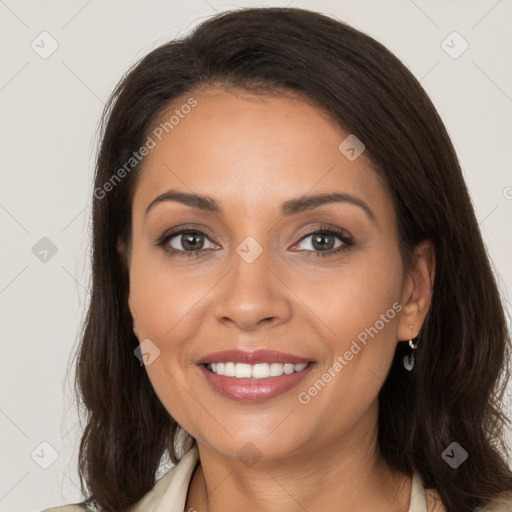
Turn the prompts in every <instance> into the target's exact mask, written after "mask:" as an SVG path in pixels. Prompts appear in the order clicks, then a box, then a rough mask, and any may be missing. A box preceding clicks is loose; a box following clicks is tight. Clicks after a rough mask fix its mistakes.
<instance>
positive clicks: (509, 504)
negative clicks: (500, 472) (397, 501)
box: [425, 489, 512, 512]
mask: <svg viewBox="0 0 512 512" xmlns="http://www.w3.org/2000/svg"><path fill="white" fill-rule="evenodd" d="M425 495H426V498H427V504H428V507H427V509H428V512H445V510H446V509H445V508H444V506H443V504H442V502H441V499H440V498H439V495H438V494H437V492H436V491H435V490H433V489H428V490H427V491H426V493H425ZM511 511H512V491H511V492H506V493H503V494H501V495H500V496H497V497H496V498H494V499H493V500H492V501H491V502H490V503H489V504H488V505H485V506H483V507H479V508H477V509H475V511H474V512H511Z"/></svg>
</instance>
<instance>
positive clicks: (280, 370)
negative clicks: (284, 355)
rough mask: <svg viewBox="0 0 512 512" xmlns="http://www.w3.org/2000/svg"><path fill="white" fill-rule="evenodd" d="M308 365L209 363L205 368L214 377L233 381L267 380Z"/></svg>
mask: <svg viewBox="0 0 512 512" xmlns="http://www.w3.org/2000/svg"><path fill="white" fill-rule="evenodd" d="M308 364H309V363H301V364H293V363H284V364H282V363H257V364H247V363H234V362H226V363H222V362H219V363H209V364H207V365H206V368H207V369H208V370H209V371H211V372H212V373H214V374H216V375H221V376H224V377H233V378H235V379H255V380H259V379H267V378H270V377H281V375H291V374H292V373H298V372H301V371H303V370H304V369H305V368H306V367H307V366H308Z"/></svg>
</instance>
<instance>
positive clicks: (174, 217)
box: [128, 90, 408, 459]
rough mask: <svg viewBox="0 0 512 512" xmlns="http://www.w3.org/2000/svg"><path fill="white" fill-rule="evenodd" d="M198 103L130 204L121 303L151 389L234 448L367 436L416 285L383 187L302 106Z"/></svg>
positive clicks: (200, 433)
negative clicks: (125, 295) (410, 288)
mask: <svg viewBox="0 0 512 512" xmlns="http://www.w3.org/2000/svg"><path fill="white" fill-rule="evenodd" d="M194 98H195V100H196V101H197V105H196V106H195V107H194V108H192V109H190V111H189V113H188V114H186V115H183V116H182V117H180V119H179V122H178V123H176V124H174V125H173V128H172V130H169V133H168V134H166V133H165V131H164V135H165V137H161V138H162V140H161V141H160V140H158V139H155V141H156V146H155V147H154V148H152V149H151V151H150V152H149V154H148V155H147V157H146V159H145V163H144V168H143V170H142V174H141V175H140V180H139V182H138V183H137V186H136V189H135V194H134V199H133V208H132V244H131V248H130V252H129V255H128V256H129V275H130V294H129V306H130V310H131V313H132V316H133V319H134V330H135V333H136V335H137V337H138V339H139V341H140V342H142V343H144V344H145V345H144V346H143V349H142V352H143V353H144V352H146V353H147V354H148V356H147V360H146V366H145V369H146V371H147V373H148V375H149V378H150V380H151V382H152V385H153V387H154V389H155V391H156V393H157V395H158V397H159V398H160V400H161V401H162V403H163V405H164V406H165V407H166V409H167V410H168V412H169V414H170V415H171V416H172V417H173V418H174V419H175V420H176V421H177V422H178V423H179V424H180V425H181V426H182V427H183V428H185V430H187V431H188V432H189V433H190V434H192V435H193V436H194V437H195V438H196V440H197V442H198V444H199V446H200V449H201V446H203V447H205V449H211V450H215V451H216V452H217V453H221V454H224V455H226V456H230V457H231V456H233V457H235V456H237V454H239V453H240V450H241V449H242V448H243V447H244V446H245V447H247V443H249V442H250V443H252V445H253V446H255V447H256V448H255V450H257V451H258V453H259V455H261V456H262V457H266V458H268V459H272V458H279V457H281V456H285V455H288V454H290V453H293V452H294V453H303V454H307V453H308V452H309V451H314V450H318V449H320V448H322V447H326V446H332V443H336V442H343V440H345V441H347V440H349V439H352V440H355V438H356V436H358V435H365V434H364V433H368V432H373V431H374V430H375V429H376V421H377V413H378V408H377V396H378V392H379V390H380V388H381V386H382V384H383V382H384V379H385V377H386V375H387V373H388V370H389V367H390V364H391V361H392V358H393V354H394V350H395V347H396V343H397V339H399V338H398V337H397V331H398V328H399V323H400V320H399V317H400V314H399V310H400V308H401V304H402V302H403V301H404V298H406V297H405V295H407V294H408V292H407V291H406V290H405V284H404V283H405V279H404V269H403V265H402V260H401V257H400V252H399V246H398V234H397V227H396V226H397V223H396V217H395V213H394V209H393V205H392V201H391V197H390V194H389V192H388V191H387V189H386V187H385V184H384V183H383V181H382V180H381V178H380V177H379V176H378V175H377V173H376V172H375V171H374V170H373V169H372V165H371V163H370V161H369V160H368V159H367V158H366V155H365V153H364V152H363V153H362V154H361V155H360V156H359V157H357V158H355V159H354V158H353V155H352V153H353V152H351V151H350V150H348V152H347V151H346V149H345V151H342V150H340V149H338V146H340V143H341V142H342V141H343V140H344V139H345V138H346V137H347V136H348V135H349V133H344V132H343V131H342V130H341V129H340V128H338V127H336V126H335V125H334V124H333V123H331V122H330V121H329V119H328V118H327V117H326V116H325V115H324V114H323V113H322V112H321V111H319V110H318V109H316V108H314V107H312V106H310V105H309V104H307V103H306V102H304V101H300V100H299V99H294V98H276V97H261V96H260V97H254V96H250V95H244V94H242V93H239V94H238V93H237V94H236V95H235V94H230V93H227V92H223V91H218V90H209V91H205V92H202V93H201V94H197V95H194ZM187 99H188V98H185V99H184V101H183V103H186V101H187ZM178 103H179V102H178ZM174 110H175V106H174V107H173V109H172V110H171V111H170V113H167V114H166V115H165V116H164V118H165V119H168V118H169V117H170V115H171V114H172V112H174ZM342 148H343V146H342ZM347 156H350V157H351V158H347ZM174 192H178V193H182V194H194V195H198V196H207V197H208V198H209V201H204V205H203V206H204V208H199V207H197V205H198V203H197V202H196V206H194V204H193V203H192V202H191V201H186V204H185V203H183V202H182V201H179V197H176V196H174V199H172V197H173V196H172V194H171V193H174ZM166 193H167V195H165V194H166ZM330 194H338V195H337V196H332V197H335V198H337V199H338V200H336V201H333V200H331V201H328V200H326V199H325V197H324V198H323V200H322V199H318V200H313V201H309V200H312V199H313V198H314V197H315V196H320V195H322V196H324V195H330ZM182 197H183V196H182ZM157 198H158V199H157ZM155 199H157V200H156V201H155ZM301 201H302V202H301ZM308 201H309V202H308ZM150 205H151V206H150ZM183 231H185V233H183ZM144 347H145V348H144ZM223 351H234V352H230V353H226V354H222V353H221V354H218V353H219V352H223ZM258 351H260V352H258ZM261 351H263V352H261ZM265 351H267V352H265ZM269 351H270V352H269ZM213 362H215V363H216V364H215V365H214V366H213V365H209V364H208V363H213ZM227 363H230V364H227ZM231 363H237V364H236V365H234V364H231ZM249 363H254V364H253V365H250V364H249ZM301 363H302V364H301ZM306 363H307V366H306ZM304 366H305V368H304ZM213 370H215V371H217V374H215V373H213ZM141 371H142V370H141ZM233 372H234V373H235V376H233V375H232V374H233ZM290 372H293V373H290ZM223 373H224V374H225V375H222V374H223ZM246 449H247V448H246ZM252 449H254V448H252ZM242 453H243V452H242Z"/></svg>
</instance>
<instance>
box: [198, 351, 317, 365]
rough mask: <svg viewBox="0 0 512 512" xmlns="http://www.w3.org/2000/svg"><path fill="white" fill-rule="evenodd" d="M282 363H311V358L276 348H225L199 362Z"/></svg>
mask: <svg viewBox="0 0 512 512" xmlns="http://www.w3.org/2000/svg"><path fill="white" fill-rule="evenodd" d="M228 362H233V363H235V364H236V363H247V364H257V363H269V364H270V363H281V364H286V363H290V364H301V363H309V362H311V359H307V358H305V357H299V356H296V355H293V354H286V353H285V352H278V351H276V350H263V349H261V350H253V351H251V352H249V351H246V350H223V351H222V352H214V353H213V354H209V355H207V356H205V357H203V358H201V359H200V360H199V361H197V364H208V363H228Z"/></svg>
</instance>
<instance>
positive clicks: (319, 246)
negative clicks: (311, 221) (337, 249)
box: [313, 233, 334, 250]
mask: <svg viewBox="0 0 512 512" xmlns="http://www.w3.org/2000/svg"><path fill="white" fill-rule="evenodd" d="M326 238H330V239H331V240H330V242H327V243H326V242H325V239H326ZM319 240H324V242H319ZM313 247H314V248H315V249H327V250H329V249H332V248H333V247H334V237H333V236H332V235H326V234H321V233H320V234H318V235H315V236H314V237H313Z"/></svg>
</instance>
